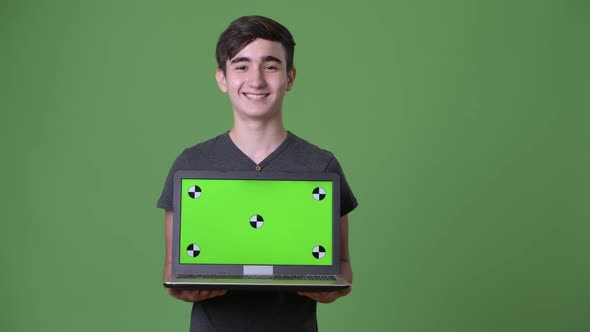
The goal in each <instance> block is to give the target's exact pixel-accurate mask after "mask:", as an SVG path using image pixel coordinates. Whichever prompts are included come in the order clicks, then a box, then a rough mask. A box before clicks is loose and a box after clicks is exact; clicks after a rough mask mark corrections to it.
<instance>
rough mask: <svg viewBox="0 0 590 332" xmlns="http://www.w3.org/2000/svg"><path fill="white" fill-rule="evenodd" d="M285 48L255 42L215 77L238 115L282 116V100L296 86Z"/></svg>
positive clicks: (260, 40)
mask: <svg viewBox="0 0 590 332" xmlns="http://www.w3.org/2000/svg"><path fill="white" fill-rule="evenodd" d="M286 67H287V61H286V58H285V49H284V47H283V45H281V43H279V42H273V41H269V40H265V39H260V38H258V39H255V40H254V41H252V42H251V43H250V44H248V45H246V47H244V48H243V49H242V50H241V51H240V52H238V54H236V55H235V56H234V57H233V58H232V59H229V60H227V61H226V72H225V74H224V73H223V71H221V70H220V69H217V72H216V73H215V77H216V79H217V84H218V85H219V89H221V91H223V92H226V93H227V94H228V96H229V100H230V102H231V104H232V108H233V111H234V113H235V114H236V115H237V116H241V117H246V118H269V117H273V116H276V115H280V112H281V110H282V107H283V97H284V96H285V93H286V92H287V91H289V90H290V89H291V87H292V86H293V81H294V80H295V69H292V70H291V72H290V73H287V70H286Z"/></svg>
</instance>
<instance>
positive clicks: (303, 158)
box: [280, 132, 335, 172]
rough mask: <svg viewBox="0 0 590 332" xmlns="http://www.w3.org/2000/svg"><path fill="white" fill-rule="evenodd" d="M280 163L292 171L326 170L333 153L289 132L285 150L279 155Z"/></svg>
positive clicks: (331, 160)
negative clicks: (288, 140)
mask: <svg viewBox="0 0 590 332" xmlns="http://www.w3.org/2000/svg"><path fill="white" fill-rule="evenodd" d="M280 159H281V164H282V163H288V165H281V167H286V168H287V169H291V168H293V171H319V172H321V171H326V169H328V168H329V165H330V164H332V163H333V162H334V160H335V157H334V154H333V153H332V152H330V151H328V150H326V149H323V148H321V147H319V146H317V145H315V144H312V143H310V142H308V141H306V140H304V139H303V138H301V137H299V136H296V135H295V134H293V133H291V132H290V142H289V145H288V148H287V151H286V153H285V154H284V155H282V156H281V158H280Z"/></svg>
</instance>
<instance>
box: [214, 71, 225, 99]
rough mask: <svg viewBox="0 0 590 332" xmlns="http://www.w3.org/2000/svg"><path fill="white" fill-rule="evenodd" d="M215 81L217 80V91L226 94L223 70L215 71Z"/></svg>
mask: <svg viewBox="0 0 590 332" xmlns="http://www.w3.org/2000/svg"><path fill="white" fill-rule="evenodd" d="M215 80H217V86H218V87H219V90H221V91H222V92H224V93H227V83H226V82H225V74H224V73H223V70H221V69H219V68H217V70H216V71H215Z"/></svg>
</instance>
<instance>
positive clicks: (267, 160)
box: [224, 130, 293, 172]
mask: <svg viewBox="0 0 590 332" xmlns="http://www.w3.org/2000/svg"><path fill="white" fill-rule="evenodd" d="M224 136H225V139H226V140H227V142H228V144H229V145H231V146H232V147H233V149H234V150H235V152H236V153H237V154H239V155H240V156H242V158H243V159H244V160H246V161H247V162H248V163H249V164H251V165H252V168H254V170H256V171H259V172H260V171H261V170H262V169H264V167H266V166H267V165H268V164H269V163H270V162H271V161H272V160H273V159H275V158H276V157H277V156H278V155H280V154H281V152H283V151H284V150H285V148H286V147H287V146H288V145H289V143H290V142H291V140H292V139H293V134H292V133H291V132H290V131H288V130H287V137H286V138H285V139H284V140H283V142H281V144H279V146H278V147H277V148H276V149H274V150H273V151H272V152H271V153H270V154H269V155H268V156H266V158H264V160H262V161H261V162H260V163H258V164H257V163H255V162H254V160H252V159H250V157H248V156H247V155H246V154H245V153H244V151H242V150H240V148H239V147H238V146H237V145H236V143H234V141H233V140H232V139H231V137H230V136H229V131H227V132H226V133H225V135H224Z"/></svg>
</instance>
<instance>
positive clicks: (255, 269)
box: [244, 265, 273, 275]
mask: <svg viewBox="0 0 590 332" xmlns="http://www.w3.org/2000/svg"><path fill="white" fill-rule="evenodd" d="M244 274H255V275H273V267H272V265H268V266H266V265H244Z"/></svg>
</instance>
